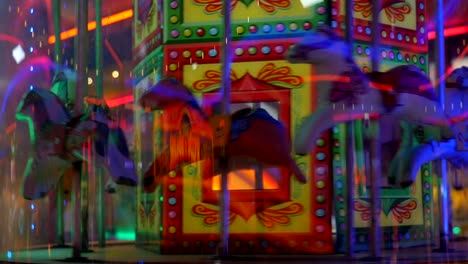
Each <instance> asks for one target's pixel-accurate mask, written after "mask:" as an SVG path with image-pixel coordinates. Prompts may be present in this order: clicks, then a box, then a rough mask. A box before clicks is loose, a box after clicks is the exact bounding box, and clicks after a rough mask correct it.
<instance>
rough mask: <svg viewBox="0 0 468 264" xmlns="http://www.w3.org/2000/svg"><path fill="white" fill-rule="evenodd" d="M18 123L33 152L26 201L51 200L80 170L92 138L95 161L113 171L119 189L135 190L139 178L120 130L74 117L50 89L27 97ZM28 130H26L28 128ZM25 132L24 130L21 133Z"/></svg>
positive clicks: (99, 121)
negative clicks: (74, 170) (64, 178)
mask: <svg viewBox="0 0 468 264" xmlns="http://www.w3.org/2000/svg"><path fill="white" fill-rule="evenodd" d="M16 118H17V120H18V123H23V124H24V123H25V124H26V125H25V127H26V128H27V130H26V131H27V132H24V129H23V131H22V132H23V133H26V134H28V135H29V140H28V141H29V144H30V146H29V148H28V147H26V148H25V149H22V150H18V151H23V152H28V151H29V153H28V154H26V156H27V164H26V168H25V169H24V172H23V188H22V195H23V197H24V198H25V199H30V200H33V199H40V198H43V197H44V196H46V195H47V194H48V193H49V192H50V191H51V190H52V189H53V188H54V187H55V186H56V185H57V183H58V182H59V179H60V177H62V175H63V174H64V172H65V171H66V170H67V169H69V168H72V167H75V168H77V169H78V170H79V169H80V166H79V165H77V164H81V163H82V161H83V160H85V159H86V157H85V156H83V151H84V149H83V146H85V143H86V142H87V141H88V139H89V138H90V139H91V141H92V145H93V146H94V147H93V149H94V150H95V152H96V162H97V164H98V165H101V166H103V167H105V168H107V169H108V171H109V172H110V173H109V174H110V176H111V177H112V179H113V181H115V182H116V183H117V184H123V185H131V186H135V185H136V184H137V176H136V173H135V171H134V166H133V161H132V160H131V158H130V156H129V152H128V147H127V143H126V141H125V137H124V136H123V133H122V131H121V129H120V128H112V127H109V120H107V119H106V118H103V117H102V115H101V117H100V119H99V118H96V119H95V120H93V119H92V118H91V116H90V115H88V114H84V115H79V116H76V117H71V115H70V113H69V111H68V110H67V109H66V107H65V106H64V104H63V102H62V101H61V99H60V98H59V97H58V96H57V95H55V94H54V93H52V92H51V91H49V90H46V89H42V88H34V89H32V90H30V91H29V92H27V93H26V94H25V95H24V97H23V99H22V101H21V102H20V104H19V105H18V108H17V111H16ZM23 127H24V126H23ZM18 133H20V131H18Z"/></svg>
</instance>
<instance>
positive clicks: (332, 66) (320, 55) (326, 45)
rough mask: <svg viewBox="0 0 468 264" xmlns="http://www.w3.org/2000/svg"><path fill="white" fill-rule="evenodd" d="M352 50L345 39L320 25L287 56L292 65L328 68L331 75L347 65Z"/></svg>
mask: <svg viewBox="0 0 468 264" xmlns="http://www.w3.org/2000/svg"><path fill="white" fill-rule="evenodd" d="M350 54H351V51H350V48H349V45H348V43H346V41H344V39H343V38H341V37H339V36H338V35H336V33H335V32H333V30H332V29H331V28H330V27H328V26H326V25H319V26H318V28H317V30H315V31H311V32H309V33H307V34H305V35H304V37H303V38H302V39H301V40H300V41H299V42H298V43H296V44H295V45H294V46H292V47H291V48H290V49H289V50H288V53H287V55H286V58H287V60H288V61H289V62H290V63H308V64H314V65H316V66H321V67H326V69H327V70H328V72H329V73H330V74H332V73H334V72H336V71H337V70H339V71H340V72H339V73H341V72H343V71H344V70H341V69H340V66H342V65H347V64H348V62H349V60H350Z"/></svg>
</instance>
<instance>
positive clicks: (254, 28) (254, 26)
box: [249, 25, 258, 33]
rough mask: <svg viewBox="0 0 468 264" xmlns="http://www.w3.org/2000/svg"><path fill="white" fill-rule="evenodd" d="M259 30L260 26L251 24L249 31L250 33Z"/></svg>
mask: <svg viewBox="0 0 468 264" xmlns="http://www.w3.org/2000/svg"><path fill="white" fill-rule="evenodd" d="M257 31H258V28H257V26H256V25H250V26H249V32H250V33H257Z"/></svg>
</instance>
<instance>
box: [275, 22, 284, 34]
mask: <svg viewBox="0 0 468 264" xmlns="http://www.w3.org/2000/svg"><path fill="white" fill-rule="evenodd" d="M275 29H276V31H278V32H283V31H284V30H285V29H286V26H285V25H284V24H282V23H279V24H276V26H275Z"/></svg>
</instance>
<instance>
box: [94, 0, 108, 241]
mask: <svg viewBox="0 0 468 264" xmlns="http://www.w3.org/2000/svg"><path fill="white" fill-rule="evenodd" d="M94 9H95V12H96V44H95V45H96V96H97V98H98V99H102V98H103V97H104V91H103V79H102V78H103V73H102V69H103V66H102V65H103V62H102V60H103V56H102V43H103V41H102V0H95V8H94ZM96 172H97V175H96V176H97V186H96V187H97V190H98V193H97V229H98V246H99V247H105V245H106V232H105V224H104V223H105V209H104V175H103V171H102V167H100V166H99V167H98V168H97V170H96Z"/></svg>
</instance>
